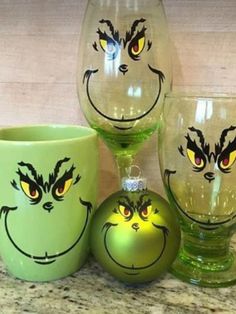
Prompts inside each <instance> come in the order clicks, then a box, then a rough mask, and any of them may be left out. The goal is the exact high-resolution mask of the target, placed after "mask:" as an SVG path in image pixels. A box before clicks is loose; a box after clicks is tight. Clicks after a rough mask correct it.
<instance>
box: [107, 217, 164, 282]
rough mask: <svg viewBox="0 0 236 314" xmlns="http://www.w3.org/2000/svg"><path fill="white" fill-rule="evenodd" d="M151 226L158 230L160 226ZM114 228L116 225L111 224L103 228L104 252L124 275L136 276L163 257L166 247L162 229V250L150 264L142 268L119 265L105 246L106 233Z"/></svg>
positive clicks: (133, 265)
mask: <svg viewBox="0 0 236 314" xmlns="http://www.w3.org/2000/svg"><path fill="white" fill-rule="evenodd" d="M152 225H153V226H154V227H155V228H157V229H159V228H160V226H158V225H155V224H154V223H152ZM116 226H117V224H111V223H106V224H105V225H104V227H103V228H106V231H105V235H104V246H105V249H106V252H107V254H108V256H109V257H110V258H111V260H112V261H113V262H114V263H115V264H116V265H118V266H120V267H122V268H124V270H125V273H126V274H127V275H133V276H135V275H138V274H139V271H141V270H144V269H146V268H149V267H151V266H153V265H154V264H155V263H157V262H158V260H159V259H160V258H161V257H162V255H163V253H164V251H165V247H166V232H165V231H164V229H163V230H162V231H163V247H162V249H161V252H160V254H159V255H158V256H157V257H156V258H155V259H154V260H153V261H152V262H150V263H149V264H147V265H144V266H135V264H132V265H131V266H127V265H123V264H121V263H119V262H118V261H117V260H116V259H115V258H114V257H113V256H112V253H111V252H110V250H109V248H108V244H107V237H108V235H109V234H108V232H109V231H110V230H111V228H113V227H116Z"/></svg>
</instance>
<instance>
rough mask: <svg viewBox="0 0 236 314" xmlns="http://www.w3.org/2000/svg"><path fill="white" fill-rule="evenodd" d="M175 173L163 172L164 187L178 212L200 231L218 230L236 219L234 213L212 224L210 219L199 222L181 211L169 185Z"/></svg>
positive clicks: (184, 211)
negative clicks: (197, 226) (197, 225)
mask: <svg viewBox="0 0 236 314" xmlns="http://www.w3.org/2000/svg"><path fill="white" fill-rule="evenodd" d="M175 173H176V171H171V170H169V169H166V170H165V172H164V178H165V182H166V185H167V187H168V192H169V194H170V196H171V198H172V199H173V201H174V203H175V204H176V206H177V208H178V210H179V211H180V212H181V213H182V214H183V215H184V216H185V217H187V218H188V219H190V220H191V221H193V222H195V223H197V224H199V227H200V228H201V229H206V230H215V229H217V228H219V227H220V226H221V225H224V224H227V223H229V222H231V221H232V220H233V219H235V218H236V214H235V213H234V214H233V215H231V216H230V217H228V218H227V219H225V220H222V221H218V222H212V221H211V220H210V219H208V220H207V221H200V220H198V219H196V218H194V217H192V216H191V215H190V214H188V213H187V211H186V210H185V209H183V208H182V207H181V206H180V205H179V203H178V202H177V200H176V198H175V196H174V193H173V192H172V189H171V183H170V177H171V175H174V174H175Z"/></svg>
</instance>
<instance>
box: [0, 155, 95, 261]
mask: <svg viewBox="0 0 236 314" xmlns="http://www.w3.org/2000/svg"><path fill="white" fill-rule="evenodd" d="M80 180H81V176H80V174H79V173H78V170H77V169H76V167H75V166H74V164H73V162H72V161H71V159H70V158H68V157H65V158H62V159H60V160H59V161H57V162H56V164H55V165H54V167H53V169H52V170H51V172H50V173H48V175H47V176H46V175H45V174H44V175H42V173H40V172H39V171H38V169H37V168H36V167H35V166H34V164H32V163H30V162H28V161H27V162H25V161H21V162H19V163H18V165H17V168H16V172H15V176H14V177H13V178H12V181H11V188H12V189H13V191H15V192H16V193H15V192H14V195H16V196H15V197H14V198H13V200H12V201H11V204H5V205H4V206H2V207H1V211H0V213H1V220H2V221H3V227H4V228H5V233H6V235H7V237H8V240H9V241H10V243H11V245H12V248H15V250H17V251H18V252H19V254H21V255H22V256H24V257H26V258H27V259H28V260H31V261H32V263H36V264H38V265H42V266H43V265H44V266H46V265H50V264H52V263H55V262H56V261H57V260H58V259H59V258H61V257H62V256H65V255H66V254H68V253H69V252H70V251H72V250H73V249H74V248H75V247H76V246H78V245H79V244H80V240H81V238H82V237H83V235H84V232H85V229H86V226H87V224H88V221H89V216H90V211H91V209H92V205H91V203H90V202H88V201H85V200H83V198H82V196H80V194H79V185H80ZM14 199H15V201H14ZM75 200H76V203H75ZM12 203H14V205H13V206H12ZM75 207H76V210H75Z"/></svg>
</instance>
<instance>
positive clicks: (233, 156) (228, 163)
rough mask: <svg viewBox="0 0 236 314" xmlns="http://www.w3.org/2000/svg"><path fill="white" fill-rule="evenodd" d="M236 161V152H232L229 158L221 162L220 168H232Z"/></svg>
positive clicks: (226, 157)
mask: <svg viewBox="0 0 236 314" xmlns="http://www.w3.org/2000/svg"><path fill="white" fill-rule="evenodd" d="M235 160H236V150H234V151H233V152H231V153H230V154H229V155H228V156H225V157H224V158H223V159H222V160H221V161H220V168H222V169H224V170H225V169H228V168H230V167H231V166H232V165H233V163H234V162H235Z"/></svg>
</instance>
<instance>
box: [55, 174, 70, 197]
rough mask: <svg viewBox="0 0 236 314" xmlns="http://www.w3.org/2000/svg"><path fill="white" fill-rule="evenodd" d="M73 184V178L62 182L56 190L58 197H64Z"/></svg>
mask: <svg viewBox="0 0 236 314" xmlns="http://www.w3.org/2000/svg"><path fill="white" fill-rule="evenodd" d="M71 184H72V178H71V179H68V180H66V181H62V182H60V183H59V184H58V186H57V188H56V189H55V193H56V195H57V196H63V195H65V194H66V192H68V190H69V188H70V187H71Z"/></svg>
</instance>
